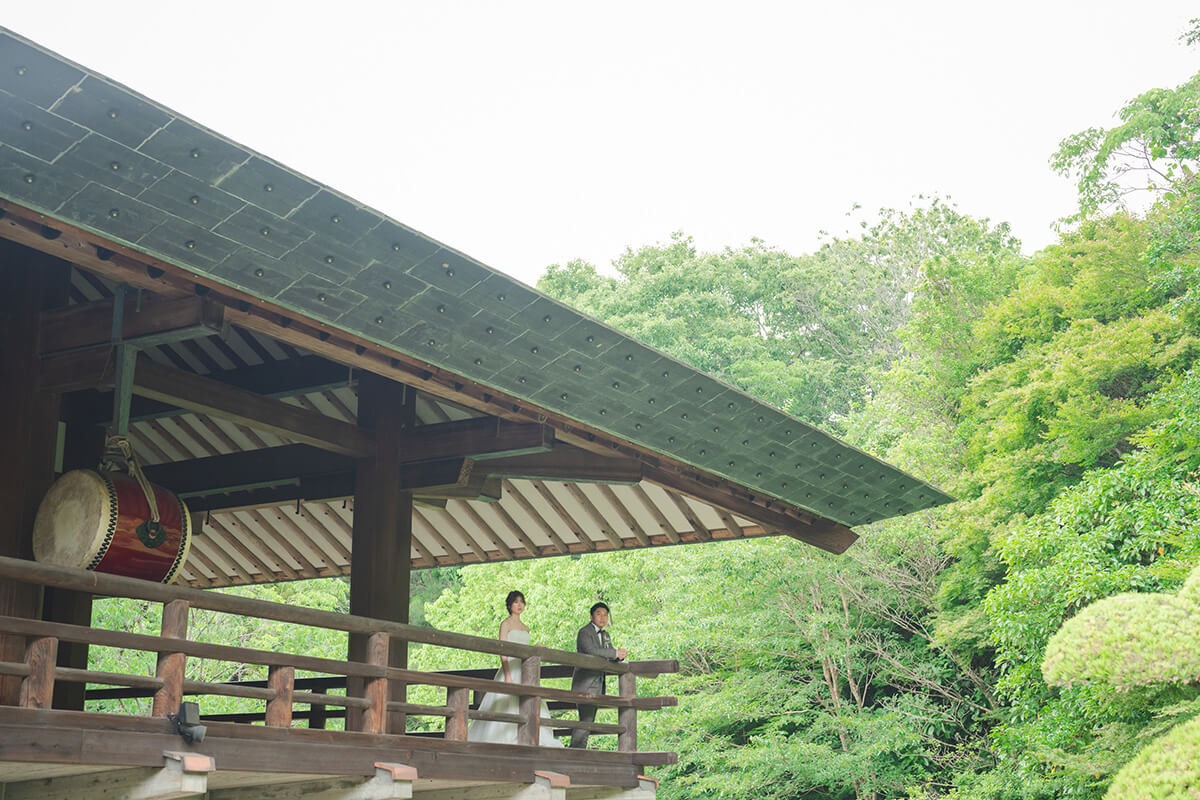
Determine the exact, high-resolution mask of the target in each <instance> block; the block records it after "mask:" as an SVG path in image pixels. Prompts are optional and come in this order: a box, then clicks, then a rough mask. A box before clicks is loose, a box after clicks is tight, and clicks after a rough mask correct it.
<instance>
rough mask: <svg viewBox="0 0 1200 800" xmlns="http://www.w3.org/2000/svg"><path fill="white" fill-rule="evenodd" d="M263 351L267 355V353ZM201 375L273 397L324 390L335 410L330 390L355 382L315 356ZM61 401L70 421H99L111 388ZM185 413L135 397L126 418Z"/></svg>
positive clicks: (104, 417) (107, 411)
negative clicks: (106, 390) (108, 390)
mask: <svg viewBox="0 0 1200 800" xmlns="http://www.w3.org/2000/svg"><path fill="white" fill-rule="evenodd" d="M216 341H220V340H219V339H218V340H216ZM267 355H268V357H270V354H267ZM205 377H208V378H211V379H213V380H215V381H219V382H221V383H225V384H229V385H230V386H236V387H238V388H239V389H246V390H247V391H251V392H255V393H256V394H261V395H266V396H267V397H274V398H277V399H278V398H283V397H296V396H298V395H304V394H310V393H312V392H325V394H326V397H327V399H329V401H330V404H331V405H333V406H334V407H335V408H337V409H338V410H339V411H343V409H345V405H344V404H343V403H342V402H341V401H340V400H338V398H337V396H336V395H334V394H333V393H332V392H331V391H330V390H332V389H336V388H341V387H344V386H353V385H355V384H356V383H357V378H356V377H355V376H354V375H353V374H352V372H351V370H350V369H349V368H348V367H346V366H344V365H342V364H337V363H335V362H333V361H328V360H326V359H324V358H320V357H318V356H304V357H302V358H294V359H288V360H286V361H268V362H267V363H264V364H256V365H254V366H247V367H238V368H235V369H225V370H219V371H216V372H210V373H208V375H206V376H205ZM64 401H65V402H64V418H65V419H67V420H68V421H70V422H78V423H81V424H93V425H103V424H105V423H107V422H108V421H109V420H110V419H111V418H112V407H113V401H112V393H111V392H104V391H90V392H76V393H75V394H73V395H71V396H69V397H67V398H64ZM186 413H188V412H187V411H186V410H185V409H182V408H179V407H178V406H173V405H171V404H169V403H160V402H158V401H155V400H148V399H146V398H144V397H135V398H134V399H133V404H132V405H131V407H130V409H129V420H130V422H141V421H144V420H150V419H157V418H159V417H174V416H178V415H180V414H186ZM343 413H344V411H343ZM345 419H353V414H347V415H346V416H345Z"/></svg>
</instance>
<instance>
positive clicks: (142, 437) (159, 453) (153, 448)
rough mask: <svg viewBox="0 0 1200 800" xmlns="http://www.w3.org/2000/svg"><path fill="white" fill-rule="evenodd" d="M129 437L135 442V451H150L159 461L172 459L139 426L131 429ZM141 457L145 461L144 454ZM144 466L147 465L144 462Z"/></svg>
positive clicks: (142, 452)
mask: <svg viewBox="0 0 1200 800" xmlns="http://www.w3.org/2000/svg"><path fill="white" fill-rule="evenodd" d="M129 438H130V442H131V443H132V444H133V452H134V453H141V454H144V453H146V452H149V453H150V455H151V456H153V457H154V458H155V459H156V460H158V461H170V460H171V458H170V456H168V455H167V453H166V451H165V450H163V449H162V448H161V447H159V446H158V445H157V444H155V442H154V441H153V440H152V439H151V438H150V437H149V436H147V435H146V434H145V432H144V431H139V430H138V429H137V428H133V429H131V430H130V431H129ZM141 458H142V460H143V461H144V460H145V458H144V456H141ZM143 466H145V465H144V464H143ZM167 488H170V487H167Z"/></svg>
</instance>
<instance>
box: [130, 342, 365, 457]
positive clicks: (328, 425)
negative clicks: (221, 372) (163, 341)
mask: <svg viewBox="0 0 1200 800" xmlns="http://www.w3.org/2000/svg"><path fill="white" fill-rule="evenodd" d="M133 390H134V392H135V393H136V394H138V395H139V396H141V397H149V398H151V399H154V400H162V401H163V402H167V403H171V404H172V405H177V406H179V407H180V408H186V409H188V410H189V411H194V412H196V413H199V414H210V415H212V416H215V417H221V418H223V419H228V420H231V421H233V422H237V423H240V424H243V425H248V426H250V427H251V428H257V429H258V430H264V431H270V432H272V433H275V434H277V435H279V436H282V437H284V438H286V439H292V440H294V441H297V442H301V443H304V444H311V445H314V446H316V447H320V448H321V449H323V450H329V451H332V452H334V453H344V454H346V455H353V456H359V457H361V456H364V455H368V454H370V453H371V452H372V451H373V449H374V440H373V438H372V437H371V435H370V434H369V433H367V432H366V431H364V430H362V429H361V428H359V427H358V426H356V425H351V424H349V423H347V422H341V421H340V420H336V419H333V418H332V417H327V416H325V415H323V414H314V413H313V412H311V411H307V410H305V409H303V408H297V407H296V406H294V405H291V404H289V403H285V402H283V401H281V400H275V399H274V398H270V397H264V396H263V395H260V394H255V393H254V392H248V391H246V390H245V389H238V388H236V387H233V386H227V385H225V384H223V383H220V382H219V381H214V380H212V379H211V378H205V377H202V376H200V375H195V374H193V373H190V372H184V371H183V370H178V369H173V368H171V367H165V366H162V365H161V364H156V363H154V362H153V361H150V360H148V359H141V360H139V361H138V365H137V369H136V370H135V372H134V388H133Z"/></svg>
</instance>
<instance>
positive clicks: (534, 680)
mask: <svg viewBox="0 0 1200 800" xmlns="http://www.w3.org/2000/svg"><path fill="white" fill-rule="evenodd" d="M521 683H527V684H529V685H530V686H541V685H542V659H540V658H538V657H537V656H530V657H529V658H527V659H525V660H524V661H522V662H521ZM520 709H521V710H520V712H519V713H520V714H521V717H522V718H523V721H522V722H521V724H520V725H518V726H517V744H531V745H537V744H538V742H539V741H540V737H541V725H542V698H541V697H538V696H537V695H529V696H523V697H522V698H521V703H520Z"/></svg>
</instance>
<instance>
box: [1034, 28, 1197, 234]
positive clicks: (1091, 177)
mask: <svg viewBox="0 0 1200 800" xmlns="http://www.w3.org/2000/svg"><path fill="white" fill-rule="evenodd" d="M1194 34H1195V29H1194V28H1193V30H1192V33H1191V34H1189V35H1188V37H1187V41H1188V43H1189V44H1190V43H1192V42H1194V41H1195V35H1194ZM1117 117H1118V118H1119V119H1120V124H1119V125H1116V126H1114V127H1112V128H1088V129H1087V130H1083V131H1080V132H1079V133H1076V134H1073V135H1071V136H1068V137H1067V138H1066V139H1064V140H1063V141H1062V142H1061V143H1060V144H1059V148H1058V151H1057V152H1056V153H1055V154H1054V157H1053V158H1051V159H1050V165H1051V166H1052V167H1053V168H1054V169H1055V171H1057V172H1058V173H1059V174H1061V175H1064V176H1069V177H1071V178H1073V179H1074V180H1075V182H1076V187H1077V189H1078V191H1079V212H1078V214H1076V215H1075V216H1074V217H1072V218H1071V221H1078V220H1080V219H1086V218H1088V217H1092V216H1094V215H1096V214H1098V213H1101V212H1103V211H1106V210H1112V209H1114V208H1118V207H1120V206H1121V204H1122V202H1123V199H1124V198H1125V197H1126V196H1127V195H1129V194H1130V193H1131V192H1137V191H1149V192H1151V193H1155V194H1158V193H1162V192H1166V191H1175V190H1177V189H1179V187H1180V186H1181V185H1183V184H1184V183H1186V182H1187V181H1189V180H1190V179H1191V177H1192V176H1193V175H1194V174H1195V167H1196V162H1197V159H1198V158H1200V138H1198V136H1197V134H1198V133H1200V74H1197V75H1194V76H1192V78H1191V79H1189V80H1188V81H1187V82H1185V83H1183V84H1180V85H1179V86H1177V87H1175V88H1174V89H1151V90H1149V91H1147V92H1143V93H1142V94H1140V95H1138V96H1137V97H1135V98H1134V99H1133V100H1131V101H1130V102H1129V103H1128V104H1126V105H1125V106H1124V107H1123V108H1121V110H1120V111H1118V112H1117Z"/></svg>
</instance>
